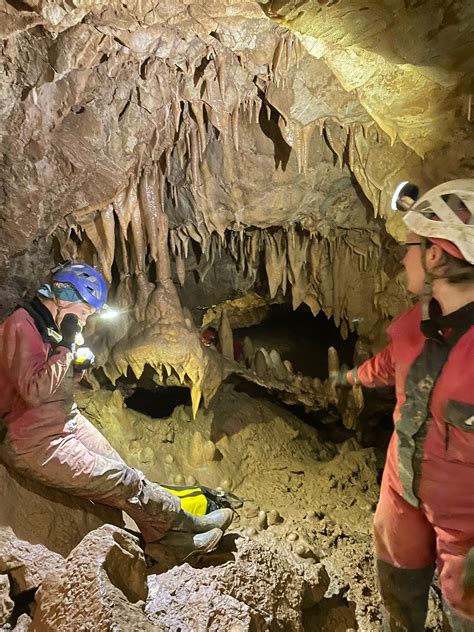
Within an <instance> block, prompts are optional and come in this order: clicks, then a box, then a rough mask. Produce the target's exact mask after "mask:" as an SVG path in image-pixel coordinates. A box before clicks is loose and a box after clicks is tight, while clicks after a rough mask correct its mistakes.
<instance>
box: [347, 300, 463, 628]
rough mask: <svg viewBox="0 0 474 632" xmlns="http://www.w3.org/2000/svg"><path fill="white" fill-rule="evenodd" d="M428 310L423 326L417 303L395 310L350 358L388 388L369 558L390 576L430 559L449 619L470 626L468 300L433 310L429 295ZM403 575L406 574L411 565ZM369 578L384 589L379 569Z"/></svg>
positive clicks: (370, 380) (363, 378)
mask: <svg viewBox="0 0 474 632" xmlns="http://www.w3.org/2000/svg"><path fill="white" fill-rule="evenodd" d="M433 309H434V311H435V312H437V314H436V318H434V316H433ZM430 313H431V319H430V320H427V321H423V323H424V325H423V332H422V327H421V324H422V319H421V314H422V309H421V304H418V305H415V306H414V307H413V308H411V309H409V310H407V311H406V312H405V313H403V314H402V315H401V316H400V317H399V318H398V319H397V320H395V321H394V322H393V323H392V324H391V325H390V327H389V328H388V335H389V339H390V343H389V345H388V346H387V347H386V348H385V349H384V350H383V351H382V352H380V353H379V354H378V355H376V356H375V357H373V358H371V359H369V360H367V361H366V362H364V363H363V364H362V365H361V366H359V367H358V368H357V375H358V378H359V380H360V383H361V384H362V385H363V386H367V387H381V386H390V385H395V389H396V400H397V402H396V406H395V411H394V415H393V419H394V424H395V430H394V433H393V435H392V437H391V440H390V445H389V447H388V452H387V461H386V466H385V470H384V474H383V480H382V488H381V494H380V501H379V504H378V507H377V511H376V514H375V520H374V533H375V548H376V555H377V558H378V560H381V561H382V563H387V564H388V565H390V567H393V571H394V574H393V576H392V578H393V577H395V578H396V576H397V573H398V570H397V569H400V570H401V569H406V570H407V574H406V576H405V580H408V581H410V570H414V569H426V568H428V569H429V568H434V565H435V564H436V565H437V568H438V572H439V577H440V583H441V588H442V592H443V597H444V599H445V601H446V602H447V605H448V607H449V609H451V610H452V611H453V612H455V613H456V615H457V616H460V617H462V618H463V620H464V621H465V622H466V624H467V627H462V628H459V629H462V630H467V629H469V630H471V629H472V630H474V590H471V589H466V588H464V587H463V586H462V582H461V576H462V572H463V564H464V560H465V557H466V554H467V553H468V551H469V550H470V549H471V548H472V547H474V326H473V325H474V319H473V316H474V303H470V304H469V305H467V306H465V307H463V308H461V309H460V310H458V311H457V312H455V313H453V314H450V315H448V316H441V315H440V313H439V307H438V305H437V303H435V302H434V301H432V303H431V305H430ZM428 575H429V577H428V584H427V588H426V600H427V591H428V589H429V582H430V580H431V576H430V573H428ZM431 575H432V571H431ZM398 577H399V580H396V579H395V581H400V582H403V581H405V580H404V577H403V574H401V575H400V574H398ZM412 578H413V581H414V583H415V584H416V583H417V580H416V573H412ZM379 579H380V583H381V592H382V597H383V598H384V590H383V582H384V577H383V573H382V575H380V569H379ZM388 581H390V580H388ZM399 589H400V586H399V587H398V588H397V587H396V588H395V589H394V594H395V601H396V600H397V597H396V595H397V590H399ZM405 589H406V590H407V591H408V590H411V589H409V587H405ZM387 592H388V593H390V592H391V591H390V589H389V590H388V591H387ZM422 600H423V599H422ZM384 601H390V594H388V596H387V598H386V599H384ZM387 605H388V606H389V605H390V604H387ZM395 610H396V605H395ZM402 618H403V617H402ZM471 621H472V622H473V626H472V628H471V626H470V623H469V622H471ZM466 624H465V625H466ZM418 625H420V624H419V623H418V624H411V627H410V624H408V625H407V627H403V628H398V627H394V628H389V629H410V630H411V629H413V630H415V628H416V627H417V626H418ZM419 629H420V630H422V629H423V627H420V628H419Z"/></svg>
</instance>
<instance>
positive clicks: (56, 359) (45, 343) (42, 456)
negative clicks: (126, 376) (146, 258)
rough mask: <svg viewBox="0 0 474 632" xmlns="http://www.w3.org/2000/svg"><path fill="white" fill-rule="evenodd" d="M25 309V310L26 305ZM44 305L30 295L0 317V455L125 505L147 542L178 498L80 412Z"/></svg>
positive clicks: (68, 356) (53, 482) (169, 518)
mask: <svg viewBox="0 0 474 632" xmlns="http://www.w3.org/2000/svg"><path fill="white" fill-rule="evenodd" d="M27 310H28V311H27ZM58 340H59V342H60V340H61V336H60V334H59V332H58V330H57V328H56V325H55V323H54V321H53V319H52V317H51V314H50V312H49V311H48V310H47V308H46V307H45V306H44V305H43V304H42V303H41V302H40V301H39V300H38V299H33V301H32V303H31V304H30V305H29V306H27V309H23V308H21V309H17V310H16V311H15V312H13V314H12V315H11V316H9V317H8V318H7V319H6V320H5V321H4V322H3V323H1V324H0V359H1V362H0V417H2V418H3V419H4V420H5V422H6V427H7V435H6V437H5V438H4V440H3V442H2V443H1V445H0V459H1V460H2V461H3V462H4V463H5V465H7V466H9V467H13V468H14V469H15V470H17V471H19V472H20V473H22V474H24V475H25V476H27V477H29V478H32V479H34V480H37V481H39V482H40V483H43V484H44V485H47V486H49V487H54V488H57V489H61V490H63V491H66V492H68V493H70V494H72V495H74V496H81V497H84V498H88V499H90V500H94V501H97V502H100V503H102V504H105V505H110V506H112V507H117V508H119V509H122V510H124V511H126V512H127V513H128V514H129V515H130V516H131V517H132V518H133V519H134V520H135V522H136V523H137V525H138V526H139V528H140V530H141V531H142V534H143V536H144V538H145V540H147V541H150V542H151V541H154V540H157V539H159V538H160V537H161V536H162V535H163V534H164V533H165V532H166V531H167V530H168V529H169V528H170V525H171V524H172V522H173V520H174V519H175V518H176V516H177V514H178V512H179V510H180V501H179V499H178V498H176V497H175V496H173V495H172V494H170V493H169V492H167V491H166V490H165V489H163V488H162V487H160V486H159V485H157V484H156V483H151V482H150V481H147V480H146V478H145V476H144V475H143V473H142V472H140V471H139V470H136V469H134V468H132V467H129V466H128V465H127V464H126V463H125V462H124V461H123V460H122V458H121V457H120V456H119V455H118V453H117V452H116V451H115V450H114V449H113V448H112V446H111V445H110V444H109V442H108V441H107V440H106V439H105V438H104V437H103V436H102V434H101V433H100V432H99V431H98V430H97V429H96V428H95V427H94V426H93V425H92V424H91V423H90V422H89V421H88V420H87V419H86V418H85V417H84V416H83V415H81V413H80V412H79V410H78V408H77V406H76V404H75V402H74V397H73V386H74V382H73V373H74V371H73V367H72V366H71V361H72V357H73V356H72V353H71V352H70V351H69V350H68V349H67V348H66V347H63V346H60V344H58Z"/></svg>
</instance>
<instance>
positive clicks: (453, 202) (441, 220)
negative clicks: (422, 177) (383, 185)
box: [392, 179, 474, 265]
mask: <svg viewBox="0 0 474 632" xmlns="http://www.w3.org/2000/svg"><path fill="white" fill-rule="evenodd" d="M418 191H419V190H418V187H417V186H416V185H414V184H411V183H409V182H402V183H401V184H400V185H399V186H398V187H397V189H396V190H395V193H394V194H393V197H392V209H394V210H400V211H408V213H406V215H404V217H403V221H404V223H405V224H406V226H407V228H408V229H409V230H411V231H412V232H414V233H416V234H417V235H420V236H421V237H426V238H427V239H429V240H430V241H432V242H433V243H435V244H438V245H439V246H440V248H442V249H443V250H445V251H446V252H447V253H449V254H450V255H452V256H453V257H456V258H457V259H464V260H465V261H468V262H469V263H470V264H471V265H474V179H470V180H450V181H449V182H445V183H444V184H440V185H438V186H436V187H434V188H433V189H430V190H429V191H427V192H426V193H425V194H424V195H422V196H421V197H420V198H418Z"/></svg>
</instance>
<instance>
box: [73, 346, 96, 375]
mask: <svg viewBox="0 0 474 632" xmlns="http://www.w3.org/2000/svg"><path fill="white" fill-rule="evenodd" d="M94 360H95V356H94V354H93V353H92V351H91V350H90V349H89V347H80V348H79V349H77V350H76V352H75V353H74V358H73V359H72V366H73V367H74V371H77V372H81V371H85V370H86V369H89V368H90V367H91V366H92V365H93V364H94Z"/></svg>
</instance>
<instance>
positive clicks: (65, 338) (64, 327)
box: [59, 314, 81, 351]
mask: <svg viewBox="0 0 474 632" xmlns="http://www.w3.org/2000/svg"><path fill="white" fill-rule="evenodd" d="M59 330H60V331H61V336H62V340H61V342H60V344H61V346H63V347H67V348H68V349H70V350H71V351H72V345H73V344H74V341H75V339H76V334H78V333H79V332H80V330H81V326H80V325H79V318H78V317H77V316H76V314H65V316H64V318H63V319H62V321H61V324H60V326H59Z"/></svg>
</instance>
